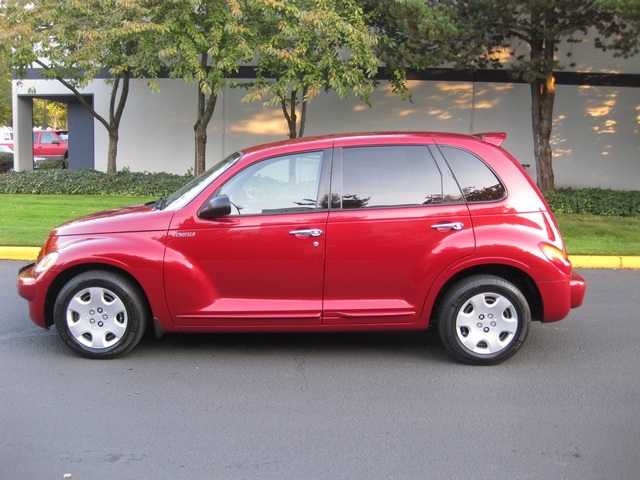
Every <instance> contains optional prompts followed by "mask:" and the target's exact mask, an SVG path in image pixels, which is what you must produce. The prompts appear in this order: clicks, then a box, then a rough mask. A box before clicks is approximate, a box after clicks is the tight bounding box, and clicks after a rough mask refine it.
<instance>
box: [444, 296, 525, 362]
mask: <svg viewBox="0 0 640 480" xmlns="http://www.w3.org/2000/svg"><path fill="white" fill-rule="evenodd" d="M518 323H519V321H518V314H517V311H516V309H515V307H514V305H513V304H512V303H511V301H509V299H507V298H506V297H504V296H502V295H500V294H497V293H479V294H477V295H474V296H473V297H471V298H470V299H469V300H467V301H466V302H465V303H464V305H463V306H462V307H461V308H460V310H459V311H458V316H457V317H456V335H457V337H458V340H460V342H461V343H462V345H464V346H465V347H466V348H467V349H469V350H470V351H472V352H473V353H477V354H486V355H489V354H493V353H496V352H499V351H501V350H503V349H505V348H507V346H508V345H509V344H510V343H511V341H512V340H513V339H514V337H515V335H516V332H517V330H518Z"/></svg>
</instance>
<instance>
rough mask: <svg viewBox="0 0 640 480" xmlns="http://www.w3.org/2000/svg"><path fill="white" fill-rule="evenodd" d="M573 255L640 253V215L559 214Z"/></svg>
mask: <svg viewBox="0 0 640 480" xmlns="http://www.w3.org/2000/svg"><path fill="white" fill-rule="evenodd" d="M556 218H557V220H558V223H559V224H560V231H561V232H562V237H563V238H564V241H565V243H566V244H567V251H568V252H569V255H640V218H629V217H625V218H622V217H600V216H596V215H571V214H560V215H556Z"/></svg>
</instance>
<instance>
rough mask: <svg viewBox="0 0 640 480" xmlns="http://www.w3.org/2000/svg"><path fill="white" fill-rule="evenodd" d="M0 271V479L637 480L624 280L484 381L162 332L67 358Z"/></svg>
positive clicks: (637, 340)
mask: <svg viewBox="0 0 640 480" xmlns="http://www.w3.org/2000/svg"><path fill="white" fill-rule="evenodd" d="M20 264H21V263H20V262H10V261H3V262H0V305H1V308H0V412H1V413H0V415H1V417H0V418H1V420H0V465H1V466H2V468H1V470H2V474H0V477H1V478H3V479H11V480H13V479H15V480H19V479H45V478H46V479H62V478H63V475H64V474H66V473H70V474H73V478H74V479H76V480H88V479H92V480H95V479H118V480H124V479H172V480H175V479H179V478H184V479H331V480H334V479H449V478H451V479H458V478H460V479H463V478H464V479H510V480H511V479H518V478H524V479H542V478H544V479H581V480H585V479H594V480H595V479H609V478H616V479H637V478H638V474H639V472H640V455H638V451H639V449H640V359H639V356H638V351H639V345H640V328H638V321H639V320H640V315H639V314H638V307H639V306H640V298H639V297H640V294H639V293H638V285H640V271H638V270H635V271H633V270H622V271H620V270H582V271H581V273H582V274H583V275H584V276H585V277H586V278H587V281H588V283H589V290H588V293H587V297H586V302H585V305H584V306H583V307H582V308H581V309H579V310H576V311H574V312H573V313H572V315H571V317H570V318H569V319H567V320H564V321H562V322H559V323H555V324H548V325H541V324H538V323H534V324H533V325H532V329H531V332H530V334H529V338H528V341H527V344H526V345H525V347H524V348H523V350H521V351H520V352H519V353H518V354H517V355H516V356H515V357H514V358H513V359H511V360H510V361H508V362H507V363H505V364H502V365H499V366H495V367H484V368H482V367H468V366H464V365H460V364H457V363H454V362H453V361H452V360H450V358H449V357H448V356H447V353H446V351H445V350H444V348H443V347H442V346H441V345H440V342H439V340H438V338H437V335H435V334H433V333H396V334H389V333H384V334H357V335H356V334H327V335H316V334H292V335H283V334H277V335H254V334H251V335H191V336H187V335H167V336H165V337H164V338H163V339H161V340H155V339H154V338H152V337H147V338H145V339H143V341H142V343H141V344H140V345H139V346H138V347H137V348H136V349H135V350H134V351H133V352H132V353H131V354H130V355H128V356H126V357H125V358H123V359H119V360H111V361H90V360H83V359H80V358H78V357H75V356H73V355H72V354H70V353H68V352H67V351H66V349H64V347H63V346H62V344H61V343H60V341H59V340H58V338H57V334H56V333H55V331H45V330H41V329H39V328H37V327H35V326H34V325H33V324H31V322H30V321H29V320H28V318H27V311H26V303H25V302H23V301H22V300H21V299H20V298H19V297H18V296H17V295H16V293H15V285H14V283H15V276H16V273H17V269H18V266H19V265H20Z"/></svg>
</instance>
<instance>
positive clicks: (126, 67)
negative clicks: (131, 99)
mask: <svg viewBox="0 0 640 480" xmlns="http://www.w3.org/2000/svg"><path fill="white" fill-rule="evenodd" d="M153 7H154V2H152V1H147V0H68V1H64V2H60V1H58V0H5V1H4V2H3V5H2V8H3V10H4V14H5V18H6V21H7V28H6V29H5V30H4V31H3V32H2V33H1V34H0V36H1V37H2V41H3V42H8V43H10V44H11V45H12V47H13V55H12V64H13V66H14V67H15V68H16V69H17V71H18V74H19V75H20V76H24V75H25V74H26V72H27V69H28V68H30V67H32V66H34V65H35V66H37V67H39V68H40V75H41V77H42V78H45V79H51V80H57V81H59V82H60V83H61V84H62V85H64V86H65V87H66V88H68V89H69V90H70V91H71V92H72V93H73V94H74V95H75V97H76V98H77V99H78V101H79V102H80V103H81V104H82V105H83V106H84V107H85V108H86V109H87V110H88V111H89V112H90V113H91V114H92V115H93V116H94V117H95V118H96V120H98V121H99V122H100V123H101V124H102V125H104V127H105V128H106V130H107V132H108V134H109V151H108V157H107V172H108V173H115V172H116V170H117V164H116V158H117V151H118V137H119V127H120V122H121V120H122V115H123V112H124V108H125V105H126V102H127V97H128V94H129V83H130V81H131V79H132V78H135V77H144V76H149V75H150V76H154V74H155V71H156V70H155V69H156V68H157V61H156V55H155V50H156V46H157V44H158V37H159V34H160V33H161V30H160V29H159V28H158V26H157V25H155V24H153V23H152V22H150V21H149V18H150V15H151V13H152V8H153ZM105 70H106V71H107V72H108V73H109V79H108V80H106V82H107V83H108V84H109V85H110V86H111V96H110V101H109V111H108V112H102V113H101V112H98V111H97V110H95V109H94V106H93V105H92V104H91V103H89V102H87V100H86V99H85V97H84V96H83V95H82V91H81V90H82V88H84V87H86V86H87V85H88V84H89V83H90V82H93V81H95V80H96V79H97V78H98V75H99V74H101V73H103V72H104V71H105Z"/></svg>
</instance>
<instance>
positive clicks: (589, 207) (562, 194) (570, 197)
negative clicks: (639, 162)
mask: <svg viewBox="0 0 640 480" xmlns="http://www.w3.org/2000/svg"><path fill="white" fill-rule="evenodd" d="M544 196H545V199H546V200H547V203H549V207H550V208H551V210H553V212H555V213H578V214H586V215H602V216H605V217H640V191H637V190H636V191H631V192H626V191H619V190H608V189H602V188H583V189H572V188H561V189H559V190H555V191H548V192H545V193H544Z"/></svg>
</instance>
